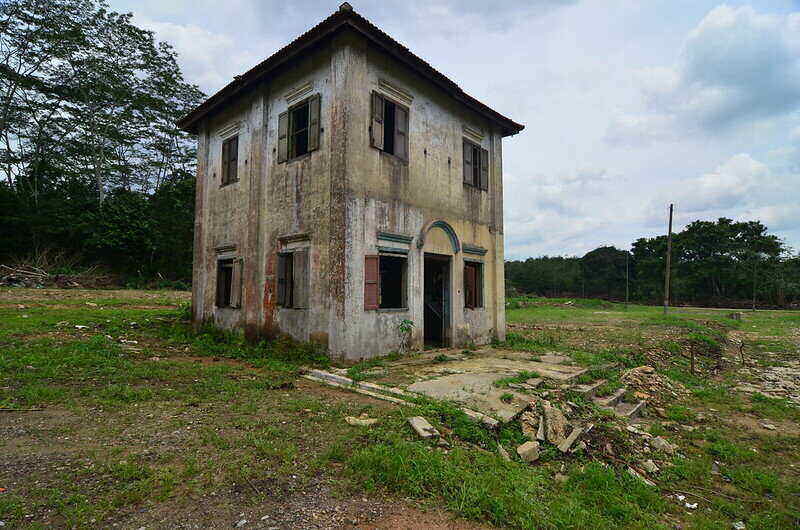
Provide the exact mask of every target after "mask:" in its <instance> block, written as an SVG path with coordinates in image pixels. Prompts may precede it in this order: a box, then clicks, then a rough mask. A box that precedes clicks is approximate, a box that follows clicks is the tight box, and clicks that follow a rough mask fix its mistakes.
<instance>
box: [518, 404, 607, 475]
mask: <svg viewBox="0 0 800 530" xmlns="http://www.w3.org/2000/svg"><path fill="white" fill-rule="evenodd" d="M571 412H572V409H571V408H570V406H569V405H568V404H562V405H561V406H560V407H559V406H557V405H554V404H552V403H551V402H550V401H547V400H544V399H543V400H539V401H535V402H532V403H531V406H530V408H529V409H528V410H526V411H524V412H523V413H522V414H521V415H520V417H519V422H520V427H521V428H522V434H524V435H525V437H526V438H528V440H529V441H528V442H525V443H524V444H522V445H521V446H519V447H518V448H517V454H519V455H520V457H521V458H522V459H523V460H524V461H525V462H533V461H535V460H537V459H538V458H539V448H540V446H541V444H543V443H550V444H552V445H554V446H556V447H557V448H558V450H559V451H561V452H562V453H565V454H566V453H576V452H578V451H582V450H584V449H586V442H584V441H582V440H580V438H581V436H583V435H585V434H588V433H589V432H590V431H591V430H592V428H593V425H591V424H589V425H580V424H577V423H572V424H571V423H569V422H568V421H567V416H566V414H570V413H571Z"/></svg>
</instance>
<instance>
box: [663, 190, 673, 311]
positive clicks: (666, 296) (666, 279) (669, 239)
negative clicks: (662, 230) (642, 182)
mask: <svg viewBox="0 0 800 530" xmlns="http://www.w3.org/2000/svg"><path fill="white" fill-rule="evenodd" d="M671 266H672V204H670V205H669V229H668V230H667V270H666V273H665V274H664V314H665V315H666V314H667V311H669V279H670V272H671Z"/></svg>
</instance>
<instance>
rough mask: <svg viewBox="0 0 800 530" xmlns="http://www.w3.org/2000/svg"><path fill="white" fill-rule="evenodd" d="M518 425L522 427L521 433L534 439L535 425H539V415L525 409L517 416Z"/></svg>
mask: <svg viewBox="0 0 800 530" xmlns="http://www.w3.org/2000/svg"><path fill="white" fill-rule="evenodd" d="M519 422H520V427H522V434H524V435H525V437H526V438H528V439H529V440H535V439H536V427H537V425H539V422H540V420H539V416H537V415H536V414H534V413H532V412H530V411H525V412H523V413H522V414H521V415H520V417H519Z"/></svg>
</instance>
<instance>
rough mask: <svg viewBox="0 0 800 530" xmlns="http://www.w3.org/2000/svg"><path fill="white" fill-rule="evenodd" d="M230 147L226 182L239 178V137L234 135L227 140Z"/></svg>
mask: <svg viewBox="0 0 800 530" xmlns="http://www.w3.org/2000/svg"><path fill="white" fill-rule="evenodd" d="M229 142H230V147H228V164H229V165H230V169H229V170H228V182H236V181H237V180H239V137H238V136H234V137H233V138H231V139H230V140H229Z"/></svg>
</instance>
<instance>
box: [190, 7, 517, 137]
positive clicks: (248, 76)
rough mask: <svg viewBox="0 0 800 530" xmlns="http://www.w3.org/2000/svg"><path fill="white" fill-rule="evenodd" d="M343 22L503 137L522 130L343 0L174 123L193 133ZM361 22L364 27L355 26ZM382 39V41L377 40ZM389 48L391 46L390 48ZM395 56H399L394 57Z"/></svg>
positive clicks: (342, 24)
mask: <svg viewBox="0 0 800 530" xmlns="http://www.w3.org/2000/svg"><path fill="white" fill-rule="evenodd" d="M344 25H348V26H350V27H352V28H353V29H354V30H356V31H359V32H360V33H362V34H363V35H364V36H365V37H367V38H369V39H371V40H373V41H375V42H377V43H378V44H381V45H382V46H383V47H384V48H385V49H386V51H389V52H390V53H392V52H394V53H392V54H393V55H395V56H396V58H398V59H401V60H403V61H404V62H406V64H407V65H408V66H410V67H411V68H412V69H415V70H417V72H418V73H419V74H420V75H422V76H423V77H427V78H428V79H429V80H430V81H433V82H434V83H435V84H439V85H440V87H442V88H446V89H449V90H450V91H451V95H452V96H453V97H454V98H455V99H457V100H460V101H461V102H462V103H464V104H466V105H467V106H470V107H472V108H473V110H475V111H477V112H479V113H481V114H484V115H486V116H487V117H488V118H490V119H492V120H493V121H495V122H497V123H499V124H500V125H501V126H503V128H504V136H507V135H511V134H516V133H518V132H520V131H521V130H522V129H524V125H521V124H519V123H516V122H514V121H513V120H511V119H510V118H507V117H506V116H503V115H502V114H500V113H499V112H497V111H495V110H494V109H492V108H490V107H488V106H487V105H485V104H483V103H481V102H480V101H478V100H477V99H475V98H474V97H472V96H470V95H469V94H467V93H466V92H464V90H463V89H461V87H459V86H458V84H457V83H455V82H454V81H453V80H452V79H450V78H448V77H447V76H445V75H444V74H442V73H441V72H439V71H438V70H436V69H435V68H434V67H433V66H431V64H430V63H428V62H427V61H425V60H424V59H422V58H420V57H419V56H417V55H415V54H414V53H413V52H411V50H410V49H409V48H408V47H406V46H404V45H403V44H401V43H400V42H398V41H397V40H395V39H394V38H393V37H391V36H390V35H389V34H387V33H386V32H384V31H383V30H381V29H380V28H379V27H377V26H376V25H374V24H373V23H372V22H370V21H369V20H368V19H367V18H365V17H364V16H362V15H360V14H359V13H357V12H356V11H355V10H354V9H353V7H352V6H351V5H350V4H349V3H348V2H343V3H342V4H341V5H340V6H339V9H338V10H336V11H334V12H333V13H332V14H330V15H329V16H328V17H326V18H325V19H323V20H322V21H321V22H319V23H318V24H316V25H315V26H313V27H312V28H310V29H309V30H307V31H306V32H304V33H302V34H301V35H300V36H299V37H296V38H295V39H294V40H292V41H291V42H289V44H287V45H286V46H284V47H282V48H280V49H279V50H278V51H276V52H275V53H273V54H272V55H270V56H269V57H267V58H266V59H264V60H263V61H261V62H260V63H258V64H257V65H255V66H254V67H252V68H250V69H249V70H248V71H246V72H245V73H243V74H240V75H238V76H235V77H234V79H233V81H231V82H230V83H228V84H227V85H225V86H224V87H222V88H221V89H220V90H218V91H217V92H216V93H214V94H213V95H212V96H210V97H209V98H208V99H207V100H206V101H204V102H203V103H201V104H200V105H198V106H197V107H196V108H195V109H193V110H192V111H190V112H189V113H188V114H187V115H186V116H184V117H183V118H181V119H180V120H178V126H179V127H180V128H181V129H183V130H186V131H191V132H196V130H197V124H198V122H199V121H200V120H201V119H202V118H203V117H205V116H207V115H209V114H211V113H213V112H214V111H215V110H216V109H217V108H218V107H219V105H221V104H222V103H224V102H225V101H226V100H228V99H231V98H233V97H234V96H235V95H237V94H238V93H239V92H241V91H243V90H245V89H247V88H249V86H250V85H252V84H253V83H255V82H256V81H258V80H259V79H260V78H262V77H264V76H266V75H267V74H269V72H271V71H272V70H274V69H275V68H277V67H278V66H280V65H281V64H283V63H284V62H286V61H288V60H289V59H291V58H293V57H294V56H295V54H297V53H299V52H300V51H302V50H303V49H304V48H306V47H309V46H312V45H314V44H316V43H317V42H318V41H319V40H321V39H322V38H324V37H326V36H328V35H330V34H332V33H334V32H335V31H338V30H339V29H340V28H341V27H343V26H344ZM359 25H363V26H364V27H363V28H362V27H359ZM381 40H383V41H384V42H380V41H381ZM390 47H393V48H395V50H391V49H390ZM397 55H399V56H400V57H397Z"/></svg>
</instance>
